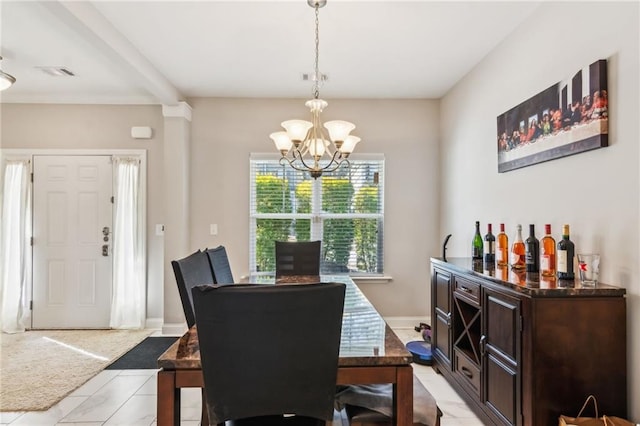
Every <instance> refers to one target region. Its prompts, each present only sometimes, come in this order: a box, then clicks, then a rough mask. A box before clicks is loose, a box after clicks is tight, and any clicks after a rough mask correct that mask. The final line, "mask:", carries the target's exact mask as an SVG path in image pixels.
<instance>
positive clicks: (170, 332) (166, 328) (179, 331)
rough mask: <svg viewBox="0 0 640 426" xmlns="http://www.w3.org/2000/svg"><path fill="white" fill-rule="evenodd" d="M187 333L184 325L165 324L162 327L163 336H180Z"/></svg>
mask: <svg viewBox="0 0 640 426" xmlns="http://www.w3.org/2000/svg"><path fill="white" fill-rule="evenodd" d="M186 331H187V324H186V323H184V322H183V323H167V324H163V325H162V335H163V336H182V335H183V334H184V333H186Z"/></svg>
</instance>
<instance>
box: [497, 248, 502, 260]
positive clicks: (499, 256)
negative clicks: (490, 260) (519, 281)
mask: <svg viewBox="0 0 640 426" xmlns="http://www.w3.org/2000/svg"><path fill="white" fill-rule="evenodd" d="M496 260H497V261H498V262H502V250H498V251H497V252H496Z"/></svg>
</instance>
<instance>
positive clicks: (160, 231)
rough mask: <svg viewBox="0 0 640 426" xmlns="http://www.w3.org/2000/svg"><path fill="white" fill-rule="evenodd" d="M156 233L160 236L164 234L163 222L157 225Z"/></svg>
mask: <svg viewBox="0 0 640 426" xmlns="http://www.w3.org/2000/svg"><path fill="white" fill-rule="evenodd" d="M156 235H158V236H160V235H164V225H162V224H157V225H156Z"/></svg>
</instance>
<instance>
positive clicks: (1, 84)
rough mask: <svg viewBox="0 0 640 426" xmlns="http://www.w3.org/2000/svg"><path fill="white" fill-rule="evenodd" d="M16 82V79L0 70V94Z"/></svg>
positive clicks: (0, 57) (0, 58)
mask: <svg viewBox="0 0 640 426" xmlns="http://www.w3.org/2000/svg"><path fill="white" fill-rule="evenodd" d="M0 61H2V56H0ZM15 82H16V78H15V77H14V76H12V75H11V74H7V73H6V72H4V71H2V70H1V69H0V92H1V91H3V90H5V89H8V88H9V87H11V85H13V83H15Z"/></svg>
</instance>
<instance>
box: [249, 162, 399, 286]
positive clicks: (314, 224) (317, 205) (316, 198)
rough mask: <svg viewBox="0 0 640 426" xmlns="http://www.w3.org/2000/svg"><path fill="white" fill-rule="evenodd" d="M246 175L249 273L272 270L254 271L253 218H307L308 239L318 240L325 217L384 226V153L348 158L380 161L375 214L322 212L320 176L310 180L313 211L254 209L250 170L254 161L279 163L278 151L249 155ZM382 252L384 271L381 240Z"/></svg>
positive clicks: (366, 276)
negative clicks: (308, 227)
mask: <svg viewBox="0 0 640 426" xmlns="http://www.w3.org/2000/svg"><path fill="white" fill-rule="evenodd" d="M249 159H250V161H249V174H250V178H249V185H250V189H249V271H250V274H251V275H268V274H272V273H273V272H272V271H271V272H270V271H265V272H262V271H261V272H257V271H256V248H255V241H256V226H257V225H256V219H310V220H311V229H310V232H311V234H310V235H311V237H310V239H311V240H321V239H322V236H323V223H324V220H326V219H344V218H350V219H378V220H380V221H381V222H382V224H383V229H384V214H385V213H384V211H385V208H384V205H385V200H384V182H385V157H384V154H358V155H353V154H352V155H351V156H350V157H349V160H351V161H354V162H366V161H372V162H382V176H381V178H380V179H381V183H380V185H382V186H383V187H382V191H380V197H381V200H380V205H381V211H380V212H378V213H358V214H356V213H349V214H345V213H326V212H324V213H323V212H322V211H321V209H322V180H321V179H322V178H318V179H315V180H313V181H312V185H313V190H312V194H313V202H312V212H311V213H310V214H309V213H256V212H255V208H256V205H255V203H254V194H255V190H256V188H255V180H254V179H253V177H252V176H251V173H252V170H253V163H254V162H259V161H274V162H276V163H277V162H278V160H279V159H280V157H279V156H278V155H277V154H264V153H251V154H250V155H249ZM285 167H289V166H288V165H285ZM328 176H331V175H330V174H328ZM382 238H383V240H384V234H383V236H382ZM382 251H383V253H382V254H381V261H382V265H383V271H384V265H385V263H384V257H385V256H384V242H383V250H382ZM349 275H350V276H352V277H354V278H362V279H373V280H376V279H382V280H388V279H390V277H387V276H386V275H385V274H384V273H383V272H380V273H363V272H351V273H350V274H349Z"/></svg>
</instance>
